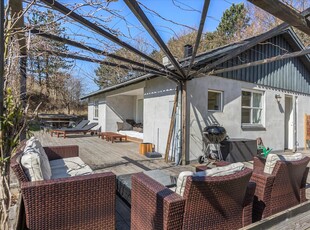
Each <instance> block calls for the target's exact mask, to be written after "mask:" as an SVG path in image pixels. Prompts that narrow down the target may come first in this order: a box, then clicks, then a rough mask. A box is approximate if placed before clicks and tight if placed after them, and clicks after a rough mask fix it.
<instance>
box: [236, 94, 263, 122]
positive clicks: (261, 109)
mask: <svg viewBox="0 0 310 230" xmlns="http://www.w3.org/2000/svg"><path fill="white" fill-rule="evenodd" d="M243 92H248V93H251V104H250V106H243V105H242V93H243ZM254 93H256V94H260V95H261V106H260V107H254V106H253V94H254ZM243 109H250V123H243V122H242V110H243ZM255 109H258V110H260V111H261V122H260V123H253V111H254V110H255ZM265 112H266V110H265V91H261V90H250V89H242V90H241V117H240V118H241V126H242V127H264V126H265Z"/></svg>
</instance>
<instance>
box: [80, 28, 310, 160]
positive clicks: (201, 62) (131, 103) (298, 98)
mask: <svg viewBox="0 0 310 230" xmlns="http://www.w3.org/2000/svg"><path fill="white" fill-rule="evenodd" d="M255 38H256V37H252V38H249V39H247V40H244V41H242V42H238V43H234V44H230V45H226V46H224V47H220V48H217V49H214V50H210V51H207V52H204V53H201V54H198V55H197V56H196V58H195V63H196V65H195V67H196V69H199V68H203V67H204V66H206V65H207V64H209V63H212V62H214V61H215V60H217V59H218V58H220V57H223V56H224V55H226V54H229V53H233V52H234V51H235V50H236V49H238V48H240V47H242V46H244V45H246V44H247V43H248V42H253V41H255ZM302 49H304V47H303V45H302V44H301V42H300V40H299V39H298V37H297V36H296V34H295V33H294V32H293V30H291V29H288V30H285V31H283V32H280V33H278V34H277V35H275V36H272V37H269V38H268V39H267V40H266V41H264V42H261V43H258V44H256V45H254V46H252V47H251V48H249V49H248V50H246V51H244V52H243V53H241V54H239V55H238V56H236V57H232V58H231V59H230V60H228V61H226V62H224V63H223V64H221V65H220V66H219V67H220V68H227V67H231V66H236V65H240V64H243V63H248V62H253V61H257V60H262V59H266V58H269V57H273V56H277V55H282V54H285V53H288V52H294V51H299V50H302ZM188 60H189V58H185V59H183V60H181V61H180V63H181V66H183V67H185V66H186V64H187V65H188ZM176 86H177V84H176V83H175V82H174V81H171V80H170V79H168V78H165V77H162V76H157V75H154V74H146V75H144V76H141V77H138V78H136V79H133V80H130V81H127V82H124V83H121V84H118V85H115V86H112V87H109V88H105V89H102V90H99V91H96V92H93V93H91V94H89V95H87V96H85V97H83V98H82V99H87V100H88V119H89V120H91V121H97V122H99V124H100V125H101V127H102V130H103V131H117V124H116V122H119V121H125V120H126V119H134V120H135V121H136V122H141V123H143V137H142V136H140V138H143V141H144V142H151V143H153V144H155V149H156V151H158V152H160V153H164V152H165V149H166V143H167V137H168V132H169V126H170V120H171V111H172V108H173V104H174V97H175V93H176ZM186 96H187V105H188V106H187V114H188V118H187V127H188V132H187V134H188V135H187V140H188V141H189V145H188V157H187V160H195V159H197V157H199V156H200V155H202V152H203V146H204V144H203V138H202V130H203V128H204V127H206V126H208V125H211V124H214V123H218V124H220V125H222V126H223V127H224V128H225V129H226V131H227V134H228V136H229V137H231V138H248V139H256V138H258V137H261V138H262V140H263V141H264V144H265V145H266V146H269V147H271V148H272V149H273V150H274V151H283V150H284V149H292V150H296V149H299V148H304V147H305V145H306V143H304V115H305V114H310V106H309V104H310V58H309V56H308V55H306V56H300V57H294V58H288V59H283V60H279V61H275V62H270V63H267V64H262V65H258V66H252V67H247V68H242V69H239V70H234V71H229V72H224V73H221V74H217V76H212V74H210V73H209V74H203V75H200V76H199V77H198V78H193V79H192V80H189V81H187V95H186ZM178 112H179V111H178ZM178 127H180V126H179V124H178V122H176V129H175V130H176V132H175V133H174V138H172V142H178V140H180V135H179V133H180V132H179V128H178ZM172 146H174V147H172V148H178V145H177V144H173V145H172ZM173 151H175V149H172V150H171V151H170V154H173Z"/></svg>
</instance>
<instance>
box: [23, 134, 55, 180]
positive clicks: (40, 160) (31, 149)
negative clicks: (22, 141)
mask: <svg viewBox="0 0 310 230" xmlns="http://www.w3.org/2000/svg"><path fill="white" fill-rule="evenodd" d="M21 164H22V167H23V169H24V171H25V173H26V175H27V177H28V179H29V180H30V181H38V180H49V179H51V176H52V171H51V167H50V164H49V161H48V157H47V155H46V153H45V151H44V149H43V147H42V145H41V143H40V142H39V140H38V139H37V138H35V137H32V138H30V139H29V140H28V141H27V142H26V146H25V149H24V153H23V156H22V158H21Z"/></svg>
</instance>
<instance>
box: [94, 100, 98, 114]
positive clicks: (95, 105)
mask: <svg viewBox="0 0 310 230" xmlns="http://www.w3.org/2000/svg"><path fill="white" fill-rule="evenodd" d="M98 105H99V103H98V101H95V102H94V118H98V117H99V111H98Z"/></svg>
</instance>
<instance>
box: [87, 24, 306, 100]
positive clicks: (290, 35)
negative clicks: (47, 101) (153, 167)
mask: <svg viewBox="0 0 310 230" xmlns="http://www.w3.org/2000/svg"><path fill="white" fill-rule="evenodd" d="M268 32H269V31H268ZM268 32H266V33H268ZM278 35H283V37H284V38H285V39H286V40H287V42H288V43H289V44H290V45H291V46H292V48H293V49H294V51H298V50H303V49H305V47H304V45H303V44H302V42H301V41H300V39H299V38H298V36H297V35H296V34H295V32H294V31H293V30H292V29H291V28H289V29H286V30H284V31H282V32H280V33H279V34H278ZM258 36H260V35H257V36H253V37H251V38H248V39H245V40H243V41H240V42H236V43H231V44H228V45H225V46H221V47H218V48H215V49H212V50H208V51H206V52H203V53H200V54H197V56H196V58H195V61H194V63H195V66H201V65H206V64H207V63H209V62H211V61H214V60H216V59H219V58H220V57H223V56H225V55H227V54H229V53H232V52H234V51H235V50H237V49H238V48H240V47H242V46H244V45H247V44H248V43H250V42H251V41H253V40H255V39H256V38H257V37H258ZM269 39H270V37H269ZM266 40H268V39H266ZM190 58H191V57H187V58H184V59H181V60H180V63H181V66H182V67H183V68H185V67H187V66H188V65H189V61H190ZM299 58H300V59H301V61H302V62H303V63H304V64H305V66H306V68H307V69H308V70H309V71H310V64H309V63H310V55H305V56H302V57H299ZM167 67H168V68H171V67H172V66H167ZM154 77H159V76H158V75H155V74H146V75H143V76H140V77H137V78H135V79H132V80H129V81H126V82H123V83H120V84H117V85H114V86H111V87H108V88H104V89H101V90H98V91H95V92H92V93H90V94H88V95H86V96H84V97H82V98H81V99H82V100H83V99H86V98H88V97H91V96H95V95H98V94H101V93H105V92H108V91H112V90H115V89H118V88H122V87H126V86H128V85H131V84H135V83H138V82H141V81H144V80H146V79H151V78H154Z"/></svg>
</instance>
